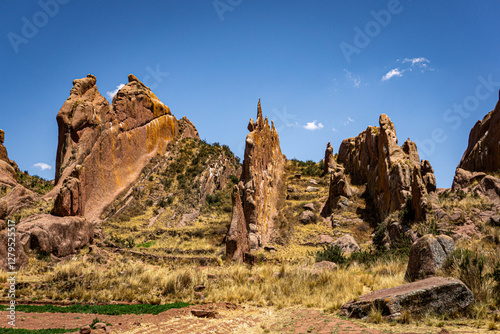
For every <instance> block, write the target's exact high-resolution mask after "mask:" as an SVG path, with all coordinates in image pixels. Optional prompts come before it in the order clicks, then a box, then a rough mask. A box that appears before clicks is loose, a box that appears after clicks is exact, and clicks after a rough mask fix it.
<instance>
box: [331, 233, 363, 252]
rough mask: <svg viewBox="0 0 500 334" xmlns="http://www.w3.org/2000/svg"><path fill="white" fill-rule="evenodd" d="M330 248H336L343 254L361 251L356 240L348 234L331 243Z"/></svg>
mask: <svg viewBox="0 0 500 334" xmlns="http://www.w3.org/2000/svg"><path fill="white" fill-rule="evenodd" d="M332 246H337V247H338V248H340V249H341V250H342V251H343V252H344V253H352V252H356V251H359V250H360V249H361V248H360V247H359V245H358V243H357V242H356V240H355V239H354V238H353V237H352V235H350V234H346V235H344V236H342V237H340V238H338V239H337V240H335V241H334V242H333V243H332Z"/></svg>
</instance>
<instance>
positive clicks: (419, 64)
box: [382, 57, 435, 81]
mask: <svg viewBox="0 0 500 334" xmlns="http://www.w3.org/2000/svg"><path fill="white" fill-rule="evenodd" d="M396 62H398V63H402V64H408V65H402V68H401V69H400V68H399V67H396V68H394V69H392V70H390V71H389V72H387V73H386V74H385V75H384V76H383V77H382V81H387V80H390V79H392V78H394V77H402V76H403V74H404V73H405V72H407V71H410V72H413V69H414V68H415V69H416V70H420V72H421V73H424V72H425V71H435V69H434V68H432V67H430V66H429V65H430V63H431V61H430V60H429V59H427V58H425V57H416V58H405V59H403V60H402V61H401V59H397V60H396Z"/></svg>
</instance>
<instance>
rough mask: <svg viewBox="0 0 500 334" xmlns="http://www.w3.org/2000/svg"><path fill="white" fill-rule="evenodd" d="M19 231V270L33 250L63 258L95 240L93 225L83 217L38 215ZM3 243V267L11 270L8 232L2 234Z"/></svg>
mask: <svg viewBox="0 0 500 334" xmlns="http://www.w3.org/2000/svg"><path fill="white" fill-rule="evenodd" d="M16 228H17V234H16V240H18V242H16V256H17V258H18V259H19V261H16V270H17V269H19V268H20V267H22V266H24V265H25V264H26V263H27V259H28V258H27V255H26V252H27V251H28V250H30V249H31V250H36V251H38V252H42V253H46V254H49V253H50V254H54V255H55V256H57V257H63V256H67V255H70V254H73V253H75V252H76V250H78V249H80V248H82V247H83V246H85V245H87V244H89V243H91V242H92V240H93V237H94V228H93V225H92V224H91V223H89V222H88V221H87V220H86V219H85V218H82V217H56V216H51V215H38V216H34V217H31V218H29V219H27V220H25V221H22V222H21V223H19V224H18V225H17V226H16ZM0 240H2V246H1V247H0V267H1V268H4V269H8V267H7V262H6V261H7V255H6V254H7V253H6V252H7V248H6V247H5V245H7V231H2V233H1V234H0ZM3 241H5V242H3Z"/></svg>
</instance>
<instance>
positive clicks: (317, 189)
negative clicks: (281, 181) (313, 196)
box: [305, 186, 319, 193]
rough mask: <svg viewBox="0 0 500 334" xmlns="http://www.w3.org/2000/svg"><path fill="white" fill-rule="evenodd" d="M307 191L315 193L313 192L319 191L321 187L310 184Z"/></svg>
mask: <svg viewBox="0 0 500 334" xmlns="http://www.w3.org/2000/svg"><path fill="white" fill-rule="evenodd" d="M305 191H306V193H313V192H317V191H319V188H318V187H311V186H308V187H307V188H306V190H305Z"/></svg>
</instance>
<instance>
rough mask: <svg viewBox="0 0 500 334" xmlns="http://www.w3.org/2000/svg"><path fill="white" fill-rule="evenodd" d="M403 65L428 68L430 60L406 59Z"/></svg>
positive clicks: (419, 58) (422, 58)
mask: <svg viewBox="0 0 500 334" xmlns="http://www.w3.org/2000/svg"><path fill="white" fill-rule="evenodd" d="M403 63H411V66H414V65H415V64H417V65H419V64H420V65H422V66H424V67H425V66H427V64H430V60H429V59H427V58H425V57H418V58H405V59H404V60H403Z"/></svg>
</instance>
